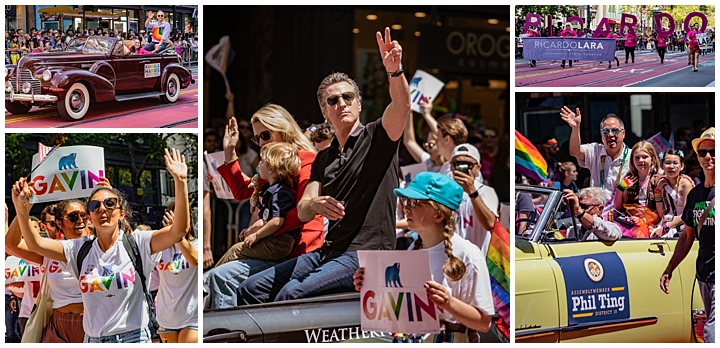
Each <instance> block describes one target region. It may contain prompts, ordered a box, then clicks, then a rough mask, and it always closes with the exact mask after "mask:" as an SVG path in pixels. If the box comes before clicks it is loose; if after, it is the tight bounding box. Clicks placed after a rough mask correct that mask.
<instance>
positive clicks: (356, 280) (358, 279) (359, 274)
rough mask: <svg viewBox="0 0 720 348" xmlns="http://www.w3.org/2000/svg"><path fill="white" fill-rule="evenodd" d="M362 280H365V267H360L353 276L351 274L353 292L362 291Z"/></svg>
mask: <svg viewBox="0 0 720 348" xmlns="http://www.w3.org/2000/svg"><path fill="white" fill-rule="evenodd" d="M363 280H365V267H360V268H358V269H357V271H355V274H353V285H355V290H357V291H362V287H363Z"/></svg>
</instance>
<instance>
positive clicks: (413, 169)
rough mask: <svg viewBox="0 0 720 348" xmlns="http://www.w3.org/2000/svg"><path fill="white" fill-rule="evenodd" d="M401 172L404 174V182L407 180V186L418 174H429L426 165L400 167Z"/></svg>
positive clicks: (417, 164)
mask: <svg viewBox="0 0 720 348" xmlns="http://www.w3.org/2000/svg"><path fill="white" fill-rule="evenodd" d="M400 172H401V173H402V176H403V180H405V184H410V182H411V181H413V179H415V177H416V176H417V175H418V174H420V173H421V172H427V166H426V165H425V163H415V164H410V165H407V166H402V167H400Z"/></svg>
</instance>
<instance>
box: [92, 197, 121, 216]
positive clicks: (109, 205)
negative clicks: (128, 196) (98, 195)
mask: <svg viewBox="0 0 720 348" xmlns="http://www.w3.org/2000/svg"><path fill="white" fill-rule="evenodd" d="M100 204H102V205H104V206H105V209H107V210H113V209H115V208H117V206H118V199H117V197H110V198H105V200H103V201H98V200H92V201H88V202H87V208H88V211H90V212H93V213H97V212H98V210H100Z"/></svg>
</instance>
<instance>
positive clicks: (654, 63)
mask: <svg viewBox="0 0 720 348" xmlns="http://www.w3.org/2000/svg"><path fill="white" fill-rule="evenodd" d="M616 56H617V57H618V59H619V60H620V66H619V67H618V66H617V64H616V63H615V62H613V64H612V67H611V68H609V69H608V65H607V62H602V63H600V62H590V61H579V62H575V63H573V67H572V68H570V67H567V66H566V67H565V68H561V67H560V61H555V62H552V61H539V62H538V64H537V66H536V67H534V68H531V67H530V65H529V63H528V61H526V60H521V59H516V60H515V86H517V87H626V86H627V87H650V86H652V87H706V86H714V81H715V53H710V54H707V55H702V56H700V65H699V66H698V70H699V71H698V72H692V69H691V67H690V66H688V65H687V53H686V52H679V51H676V52H670V53H667V54H666V55H665V62H664V63H663V64H660V57H658V55H657V52H650V51H641V52H636V54H635V63H629V64H625V53H624V52H620V51H618V52H616Z"/></svg>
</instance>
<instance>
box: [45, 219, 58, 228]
mask: <svg viewBox="0 0 720 348" xmlns="http://www.w3.org/2000/svg"><path fill="white" fill-rule="evenodd" d="M43 223H44V224H46V225H49V226H50V227H57V225H56V224H55V220H52V221H43Z"/></svg>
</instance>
